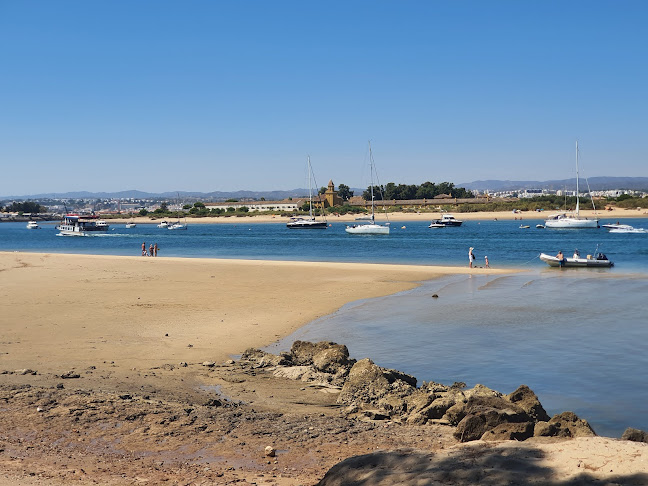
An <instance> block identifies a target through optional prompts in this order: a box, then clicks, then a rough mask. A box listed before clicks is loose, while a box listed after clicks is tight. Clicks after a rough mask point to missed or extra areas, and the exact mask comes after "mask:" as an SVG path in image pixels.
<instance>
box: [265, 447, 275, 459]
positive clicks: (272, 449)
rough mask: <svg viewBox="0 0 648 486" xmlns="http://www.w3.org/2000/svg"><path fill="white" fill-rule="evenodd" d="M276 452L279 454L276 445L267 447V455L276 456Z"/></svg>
mask: <svg viewBox="0 0 648 486" xmlns="http://www.w3.org/2000/svg"><path fill="white" fill-rule="evenodd" d="M276 454H277V451H276V449H275V448H274V447H272V446H266V448H265V455H266V457H275V455H276Z"/></svg>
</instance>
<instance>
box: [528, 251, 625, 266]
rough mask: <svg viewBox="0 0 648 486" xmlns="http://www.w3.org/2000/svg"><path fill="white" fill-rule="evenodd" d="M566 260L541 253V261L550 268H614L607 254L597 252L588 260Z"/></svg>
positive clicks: (579, 258) (573, 258)
mask: <svg viewBox="0 0 648 486" xmlns="http://www.w3.org/2000/svg"><path fill="white" fill-rule="evenodd" d="M575 256H576V255H574V257H572V258H564V257H563V259H562V260H560V259H559V258H558V257H555V256H551V255H547V254H545V253H540V260H542V261H543V262H545V263H546V264H547V265H549V266H550V267H579V268H605V267H612V266H614V263H613V262H611V261H610V260H609V259H608V257H607V256H605V254H603V253H601V252H597V253H596V254H595V255H587V258H581V257H580V256H579V257H578V258H575Z"/></svg>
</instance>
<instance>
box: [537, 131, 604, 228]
mask: <svg viewBox="0 0 648 486" xmlns="http://www.w3.org/2000/svg"><path fill="white" fill-rule="evenodd" d="M578 179H579V177H578V141H576V210H575V211H574V212H572V213H569V212H564V213H559V214H552V215H551V216H549V217H548V218H547V220H546V221H545V228H563V229H568V228H598V227H599V220H598V219H596V218H594V219H588V218H583V217H581V216H580V198H579V194H578V193H579V188H578ZM590 199H591V200H592V207H593V208H594V211H596V207H594V199H593V198H592V195H591V194H590Z"/></svg>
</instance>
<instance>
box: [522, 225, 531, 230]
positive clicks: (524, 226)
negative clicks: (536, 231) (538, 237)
mask: <svg viewBox="0 0 648 486" xmlns="http://www.w3.org/2000/svg"><path fill="white" fill-rule="evenodd" d="M530 227H531V226H530V225H528V224H521V225H520V229H528V228H530Z"/></svg>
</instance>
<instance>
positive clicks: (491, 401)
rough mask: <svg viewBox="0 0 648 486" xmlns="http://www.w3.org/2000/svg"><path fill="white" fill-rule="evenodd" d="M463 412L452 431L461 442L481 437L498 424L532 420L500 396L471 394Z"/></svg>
mask: <svg viewBox="0 0 648 486" xmlns="http://www.w3.org/2000/svg"><path fill="white" fill-rule="evenodd" d="M463 412H464V413H465V416H464V418H462V419H461V421H460V422H459V423H458V424H457V430H456V431H455V432H454V436H455V437H456V438H457V439H459V440H460V441H461V442H469V441H472V440H478V439H481V437H482V436H483V435H484V434H485V433H486V432H487V431H489V430H492V429H494V428H495V427H497V426H498V425H500V424H505V423H521V422H532V420H531V417H529V415H528V414H527V413H526V412H525V411H524V410H522V409H521V408H520V407H518V406H517V405H515V404H514V403H511V402H509V401H508V400H507V399H505V398H502V397H495V396H488V395H485V396H473V397H472V398H470V399H469V400H468V402H467V403H466V404H465V405H464V409H463Z"/></svg>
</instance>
